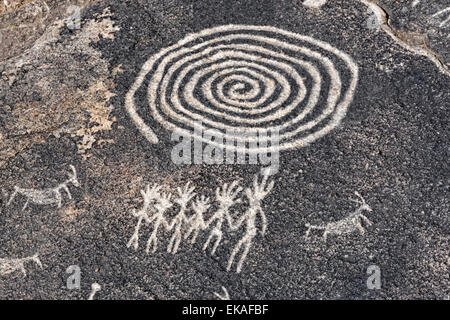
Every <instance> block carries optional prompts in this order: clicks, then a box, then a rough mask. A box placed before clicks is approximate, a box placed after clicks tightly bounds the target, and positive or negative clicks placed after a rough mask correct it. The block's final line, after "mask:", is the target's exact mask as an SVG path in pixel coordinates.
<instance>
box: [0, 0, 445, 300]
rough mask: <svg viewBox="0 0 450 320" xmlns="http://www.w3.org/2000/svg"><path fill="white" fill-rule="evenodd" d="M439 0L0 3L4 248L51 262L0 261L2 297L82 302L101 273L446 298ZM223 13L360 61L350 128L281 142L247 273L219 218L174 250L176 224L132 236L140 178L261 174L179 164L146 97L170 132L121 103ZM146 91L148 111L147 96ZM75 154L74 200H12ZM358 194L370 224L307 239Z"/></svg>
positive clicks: (179, 182)
mask: <svg viewBox="0 0 450 320" xmlns="http://www.w3.org/2000/svg"><path fill="white" fill-rule="evenodd" d="M19 2H20V3H19ZM445 2H446V1H420V2H419V3H418V4H417V5H415V6H413V1H406V0H405V1H395V2H392V1H379V3H378V4H377V7H379V8H380V10H381V9H382V11H383V12H384V13H385V14H386V17H387V18H388V19H387V20H385V21H381V20H380V18H379V17H378V18H377V17H376V15H375V18H374V13H373V11H371V10H369V9H368V4H370V3H369V2H368V1H358V0H345V1H339V0H336V1H328V2H327V3H326V4H325V5H323V6H322V7H320V8H310V7H305V6H303V5H302V1H299V0H284V1H274V0H271V1H270V0H252V1H244V0H232V1H231V0H230V1H219V0H205V1H194V0H192V1H190V0H189V1H187V0H186V1H181V0H170V1H167V0H148V1H142V0H133V1H131V0H126V1H112V0H111V1H62V0H55V1H51V0H48V1H43V0H37V1H9V2H8V3H9V5H8V6H3V7H2V9H1V10H0V41H1V43H0V48H1V50H0V191H1V194H0V259H2V258H3V259H13V258H24V257H29V256H32V255H34V254H35V253H38V254H39V259H40V261H41V263H42V268H40V267H39V266H38V264H37V263H35V262H33V261H27V262H25V263H24V267H25V269H26V276H24V275H23V273H22V272H21V271H20V269H18V270H16V271H14V272H12V273H6V272H4V273H2V269H1V263H0V298H2V299H40V298H43V299H86V298H87V297H88V295H89V292H90V290H91V284H92V283H94V282H97V283H99V284H100V285H101V286H102V289H101V291H99V292H98V293H97V294H96V296H95V298H98V299H216V298H217V297H216V296H215V295H214V293H215V292H217V293H221V287H222V286H224V287H225V288H226V289H227V291H228V292H229V294H230V296H231V298H234V299H410V298H416V299H448V297H449V284H450V279H449V272H448V268H449V265H450V260H449V248H450V247H449V235H450V232H449V231H450V228H449V217H448V214H449V209H450V200H449V199H450V198H449V196H448V194H449V193H448V192H449V175H448V165H449V163H448V158H449V151H450V145H449V141H450V140H449V138H450V137H449V128H448V120H447V119H448V113H449V106H450V91H449V88H450V76H449V73H448V68H449V66H450V58H449V52H448V47H449V46H448V38H449V37H448V32H449V25H450V23H447V24H444V25H441V24H442V23H443V22H444V21H445V17H440V16H439V17H438V18H440V20H439V21H436V20H435V19H432V18H431V16H432V15H433V14H435V13H436V12H439V11H440V10H443V9H445V7H446V3H445ZM71 5H72V6H73V5H76V6H77V7H72V9H71V10H69V11H67V10H68V8H69V7H70V6H71ZM74 8H75V9H76V10H75V9H74ZM77 10H79V11H77ZM77 13H79V19H78V15H77ZM447 17H448V14H447ZM77 19H78V20H77ZM374 19H375V20H374ZM229 24H244V25H269V26H275V27H277V28H280V29H283V30H288V31H291V32H295V33H298V34H303V35H308V36H310V37H313V38H315V39H319V40H322V41H325V42H328V43H330V44H331V45H332V46H334V47H336V48H338V49H339V50H341V51H343V52H345V53H347V54H348V55H349V56H351V57H352V58H353V60H354V62H355V63H356V64H357V65H358V67H359V81H358V85H357V89H356V91H355V94H354V97H353V101H352V103H351V104H350V106H349V109H348V112H347V115H346V117H345V118H344V119H343V121H342V123H341V124H340V126H339V127H338V128H336V129H335V130H333V131H331V132H330V133H329V134H328V135H326V136H324V137H322V138H321V139H318V140H317V141H314V142H313V143H312V144H310V145H308V146H306V147H303V148H299V149H293V150H290V151H283V152H281V154H280V166H279V171H278V173H276V174H275V175H273V176H271V177H270V180H271V181H274V188H273V190H272V191H271V192H270V194H268V195H267V197H266V198H265V199H264V200H263V205H262V208H263V210H264V212H265V214H266V217H267V231H266V234H265V235H264V237H263V236H261V234H260V233H258V235H256V237H255V238H254V239H253V242H252V246H251V249H250V251H249V254H248V256H247V259H246V260H245V262H244V265H243V269H242V272H240V273H236V272H235V267H233V268H232V270H230V271H228V272H227V270H226V266H227V260H228V258H229V256H230V254H231V251H232V249H233V247H234V246H235V244H236V242H237V240H238V239H239V238H240V237H242V236H243V235H244V234H243V230H239V231H237V233H235V234H230V233H228V232H224V238H223V240H222V243H221V245H220V246H219V247H218V249H217V251H216V253H215V255H213V256H211V255H210V254H209V249H208V251H207V252H204V251H203V250H202V246H203V243H204V242H205V241H206V239H207V237H208V233H209V231H208V230H204V231H202V232H201V233H200V234H199V236H198V239H197V242H196V243H195V244H190V243H188V241H187V240H184V239H183V240H182V241H181V243H180V248H179V250H178V252H177V253H176V254H170V253H168V252H167V250H166V248H167V245H168V243H169V240H170V237H171V233H170V232H161V234H160V235H159V247H158V250H157V251H156V252H155V253H151V252H150V253H149V254H146V253H145V243H146V241H147V239H148V237H149V235H150V233H151V231H152V230H151V228H150V227H149V226H148V225H144V226H143V227H142V229H141V231H140V235H141V237H140V246H139V248H138V250H136V251H135V250H134V249H133V248H127V243H128V241H129V240H130V238H131V236H132V234H133V231H134V228H135V225H136V222H137V218H136V217H134V216H133V214H132V213H133V209H136V210H138V209H139V208H141V207H142V205H143V200H142V195H141V190H142V189H144V190H145V187H146V185H147V184H148V183H150V184H153V183H158V184H160V185H162V186H164V188H165V191H166V192H171V193H172V194H174V195H175V194H176V189H177V187H179V186H183V185H185V184H186V183H187V182H190V183H191V185H194V186H195V187H196V190H195V191H196V192H197V193H198V194H205V195H207V196H208V197H210V198H211V199H213V198H214V197H215V192H216V188H217V187H221V186H223V185H224V184H225V183H230V182H232V181H234V180H237V179H238V180H239V181H240V184H241V185H242V186H243V187H248V186H251V183H252V180H253V177H254V175H255V174H258V173H259V172H260V170H261V166H258V165H250V164H247V165H208V164H197V165H196V164H192V165H176V164H174V163H173V162H172V160H171V150H172V148H173V146H174V145H175V142H172V141H171V140H170V131H169V130H167V129H166V128H164V127H163V126H161V125H160V124H159V123H158V122H157V121H155V120H154V119H152V117H151V116H150V114H149V113H148V111H147V115H144V116H143V117H144V118H145V121H146V123H148V124H150V125H151V127H152V128H154V131H155V133H156V135H157V136H158V137H159V138H160V141H159V143H157V144H151V143H150V142H149V141H148V140H146V139H145V138H144V137H143V135H142V134H141V132H140V131H139V130H138V129H137V128H136V125H135V123H134V122H133V121H132V120H131V119H130V117H129V115H128V113H127V112H126V110H125V96H126V94H127V92H128V90H129V89H130V87H131V86H132V85H133V83H134V81H135V79H136V77H137V76H138V74H139V71H140V70H141V68H142V65H143V64H144V62H145V61H146V60H147V59H148V58H149V57H150V56H151V55H152V54H155V53H157V52H159V51H160V50H161V49H162V48H165V47H167V46H170V45H172V44H174V43H176V42H177V41H179V40H180V39H183V38H184V37H185V36H186V35H187V34H189V33H194V32H199V31H201V30H203V29H206V28H210V27H214V26H219V25H229ZM383 25H384V28H383V27H381V26H383ZM388 29H390V30H391V32H392V35H393V36H391V35H390V34H389V32H388ZM411 48H412V49H411ZM417 48H418V49H417ZM415 50H416V51H415ZM417 50H419V51H417ZM420 50H421V51H420ZM430 57H431V58H430ZM344 81H345V79H344ZM138 97H139V100H142V101H140V103H141V105H142V107H143V108H144V107H145V103H146V102H145V93H141V94H140V95H138ZM70 165H73V166H74V167H75V168H76V170H77V179H78V181H79V183H80V186H79V187H76V186H74V185H72V184H68V188H69V190H70V193H71V198H72V199H69V197H68V195H67V193H66V192H65V191H64V190H61V194H62V198H63V200H62V204H61V207H58V205H57V203H53V204H44V205H39V204H35V203H32V202H30V203H29V204H28V205H27V207H26V208H25V210H22V208H23V206H24V205H25V202H26V198H25V197H24V196H23V195H20V194H18V195H16V196H15V197H14V199H13V200H12V201H11V202H9V200H10V199H11V196H12V194H13V192H14V190H15V189H14V188H15V186H18V187H21V188H33V189H36V190H42V189H44V188H54V187H55V186H58V184H60V183H61V182H63V181H65V180H66V179H67V178H68V176H69V173H70ZM355 191H357V192H359V193H360V194H361V195H362V196H363V197H364V199H365V201H366V202H367V204H368V205H370V207H371V209H372V212H365V213H364V215H365V216H366V217H367V218H368V219H369V220H370V222H371V223H372V225H368V224H365V223H364V221H363V227H364V229H365V230H366V231H365V233H364V234H361V233H360V232H353V233H351V234H342V235H332V234H331V235H329V236H328V238H327V240H326V241H324V239H323V237H322V234H323V230H312V231H311V235H310V237H309V238H306V237H305V234H306V232H307V224H308V223H310V224H315V225H322V224H326V223H328V222H333V221H338V220H340V219H343V218H345V217H346V216H348V214H349V213H351V212H354V211H355V210H356V209H357V208H358V206H359V205H358V204H357V203H354V202H352V201H349V200H351V199H357V198H356V196H355V195H354V192H355ZM244 198H245V197H244ZM214 206H217V204H215V205H214ZM248 206H249V204H248V203H247V201H243V202H242V203H238V204H236V205H235V206H233V212H244V211H245V208H247V207H248ZM174 208H175V207H174ZM175 214H176V210H172V211H171V212H169V216H170V217H173V216H174V215H175ZM236 214H237V213H236ZM237 215H238V214H237ZM260 226H261V222H259V221H258V228H260ZM224 229H225V228H224ZM8 261H10V260H8ZM71 265H78V266H79V267H80V269H81V289H80V290H69V289H68V288H67V287H66V283H67V278H68V277H69V276H70V275H69V274H68V273H66V269H67V268H68V267H69V266H71ZM371 265H376V266H378V267H379V268H380V271H381V289H379V290H371V289H369V288H368V287H367V286H366V280H367V278H368V277H369V275H368V274H367V268H368V267H369V266H371Z"/></svg>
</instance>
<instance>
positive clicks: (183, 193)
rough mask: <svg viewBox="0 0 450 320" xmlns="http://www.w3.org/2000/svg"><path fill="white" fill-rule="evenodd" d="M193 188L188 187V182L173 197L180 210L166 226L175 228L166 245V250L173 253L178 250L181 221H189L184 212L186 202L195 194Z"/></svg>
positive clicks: (180, 236)
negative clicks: (175, 196) (176, 195)
mask: <svg viewBox="0 0 450 320" xmlns="http://www.w3.org/2000/svg"><path fill="white" fill-rule="evenodd" d="M194 189H195V187H192V188H189V182H188V183H187V184H186V186H185V187H184V190H182V189H181V188H178V197H177V198H176V199H175V202H176V203H177V204H178V205H179V206H180V210H179V211H178V214H177V215H176V216H175V217H174V218H173V220H172V222H171V223H170V225H168V227H167V230H169V231H171V230H172V229H173V228H175V229H174V232H173V234H172V237H171V238H170V241H169V246H168V247H167V252H169V253H172V254H175V253H177V251H178V246H179V245H180V242H181V239H182V234H181V228H182V226H183V223H187V222H189V220H188V218H187V217H186V214H185V212H186V208H187V204H188V202H189V201H190V200H191V199H192V198H193V197H194V196H195V193H194Z"/></svg>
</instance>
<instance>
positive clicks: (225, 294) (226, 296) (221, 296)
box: [214, 287, 230, 300]
mask: <svg viewBox="0 0 450 320" xmlns="http://www.w3.org/2000/svg"><path fill="white" fill-rule="evenodd" d="M222 291H223V294H218V293H217V292H214V295H215V296H216V297H217V298H219V299H220V300H230V295H229V294H228V290H227V289H226V288H225V287H222Z"/></svg>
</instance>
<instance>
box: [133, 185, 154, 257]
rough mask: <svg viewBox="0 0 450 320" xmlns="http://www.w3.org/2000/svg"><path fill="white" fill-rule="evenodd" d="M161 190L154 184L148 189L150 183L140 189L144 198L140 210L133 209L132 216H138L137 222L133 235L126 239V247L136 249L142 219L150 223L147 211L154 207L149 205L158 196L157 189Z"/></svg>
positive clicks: (152, 209)
mask: <svg viewBox="0 0 450 320" xmlns="http://www.w3.org/2000/svg"><path fill="white" fill-rule="evenodd" d="M160 190H161V187H160V186H158V185H156V184H154V185H153V186H152V188H151V189H150V185H148V184H147V187H146V189H145V191H144V190H141V194H142V197H143V198H144V205H143V207H142V209H141V210H139V211H136V210H135V209H133V212H132V214H133V216H134V217H136V218H138V222H137V224H136V227H135V228H134V233H133V236H132V237H131V239H130V241H128V244H127V247H128V248H129V247H131V246H133V248H134V250H137V248H138V247H139V230H140V228H141V224H142V221H143V220H145V222H147V223H150V218H149V216H148V213H149V212H152V211H153V212H154V211H155V208H154V207H150V205H151V204H152V203H153V204H154V202H155V201H156V200H157V199H158V198H159V197H160V195H159V191H160Z"/></svg>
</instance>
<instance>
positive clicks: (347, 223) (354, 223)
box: [305, 191, 372, 241]
mask: <svg viewBox="0 0 450 320" xmlns="http://www.w3.org/2000/svg"><path fill="white" fill-rule="evenodd" d="M355 194H356V196H358V198H360V200H361V201H358V200H351V201H353V202H356V203H358V204H359V205H360V206H359V207H358V209H356V210H355V211H354V212H352V213H350V214H349V215H348V216H347V217H345V218H344V219H341V220H339V221H335V222H329V223H327V224H326V225H311V224H309V223H306V224H305V226H306V227H307V228H308V230H307V231H306V234H305V238H307V239H308V238H309V234H310V232H311V230H313V229H315V230H325V231H324V233H323V240H324V241H327V236H328V234H337V235H341V234H347V233H352V232H355V231H359V233H360V234H364V233H365V229H364V227H363V226H362V222H361V220H363V221H364V222H365V223H366V224H367V225H368V226H370V225H372V222H370V220H369V219H368V218H367V217H366V216H365V215H363V214H362V213H363V212H364V211H368V212H372V208H371V207H370V206H369V205H368V204H367V203H366V201H365V200H364V198H363V197H362V196H361V195H360V194H359V193H358V192H356V191H355Z"/></svg>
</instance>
